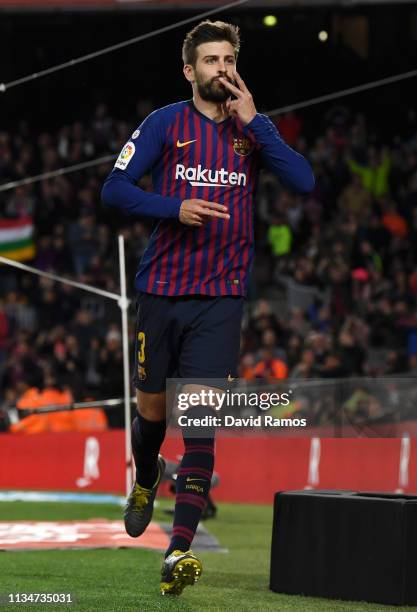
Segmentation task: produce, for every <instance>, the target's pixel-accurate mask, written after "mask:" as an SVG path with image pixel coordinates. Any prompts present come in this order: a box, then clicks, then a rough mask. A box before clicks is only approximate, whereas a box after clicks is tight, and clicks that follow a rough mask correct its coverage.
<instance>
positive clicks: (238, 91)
mask: <svg viewBox="0 0 417 612" xmlns="http://www.w3.org/2000/svg"><path fill="white" fill-rule="evenodd" d="M219 80H220V81H221V82H222V83H223V85H226V87H227V88H228V89H230V91H231V92H232V93H234V94H235V96H241V95H242V92H241V91H240V89H238V88H237V87H235V86H234V85H232V84H231V83H229V81H227V80H226V79H224V78H223V77H220V79H219Z"/></svg>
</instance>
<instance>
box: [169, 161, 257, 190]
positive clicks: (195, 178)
mask: <svg viewBox="0 0 417 612" xmlns="http://www.w3.org/2000/svg"><path fill="white" fill-rule="evenodd" d="M175 178H176V179H183V180H184V181H188V182H189V183H190V185H192V186H193V187H226V186H227V185H242V187H245V185H246V174H244V172H228V171H227V170H225V169H224V168H221V170H208V169H207V168H204V169H203V167H202V166H201V164H198V166H197V168H186V167H185V166H183V165H182V164H177V165H176V167H175Z"/></svg>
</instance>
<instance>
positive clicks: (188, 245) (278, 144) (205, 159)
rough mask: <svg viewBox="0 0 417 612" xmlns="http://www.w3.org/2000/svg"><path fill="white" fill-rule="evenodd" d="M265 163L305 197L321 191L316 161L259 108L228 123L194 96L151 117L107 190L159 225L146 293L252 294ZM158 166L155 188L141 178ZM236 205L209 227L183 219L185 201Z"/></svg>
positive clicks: (143, 274)
mask: <svg viewBox="0 0 417 612" xmlns="http://www.w3.org/2000/svg"><path fill="white" fill-rule="evenodd" d="M261 164H264V165H266V166H267V167H268V168H269V169H270V170H271V171H272V172H273V173H274V174H276V175H277V176H278V177H279V178H280V179H281V181H282V182H283V183H284V184H285V185H286V186H288V187H290V188H292V189H294V190H296V191H297V192H299V193H307V192H309V191H311V190H312V189H313V186H314V178H313V174H312V171H311V167H310V165H309V163H308V162H307V161H306V160H305V159H304V157H303V156H301V155H299V154H298V153H296V152H295V151H294V150H293V149H291V148H290V147H289V146H287V145H286V144H285V143H284V141H283V140H282V138H281V137H280V135H279V132H278V130H277V129H276V127H275V126H274V124H273V123H272V122H271V121H270V119H269V118H268V117H266V116H265V115H261V114H257V115H256V116H255V118H254V119H253V120H252V121H251V122H250V123H249V124H247V125H245V126H244V125H242V123H241V122H240V121H239V119H238V118H235V117H229V118H227V119H225V120H224V121H222V122H220V123H216V122H215V121H214V120H212V119H210V118H208V117H206V116H205V115H204V114H202V113H200V112H199V111H198V110H197V108H196V107H195V106H194V104H193V102H192V101H190V100H189V101H183V102H178V103H175V104H171V105H169V106H166V107H164V108H161V109H159V110H156V111H154V112H153V113H151V114H150V115H149V116H148V117H147V118H146V119H145V120H144V121H143V123H142V124H141V125H140V126H139V128H138V129H137V130H135V132H134V133H133V134H132V136H131V138H130V140H129V141H128V142H127V143H126V144H125V146H124V147H123V149H122V151H121V153H120V155H119V157H118V159H117V161H116V164H115V166H114V169H113V170H112V172H111V173H110V175H109V176H108V177H107V179H106V182H105V184H104V186H103V190H102V199H103V202H104V203H106V204H108V205H112V206H117V207H119V208H121V209H123V210H124V211H125V212H127V213H130V214H134V215H143V216H150V217H155V218H156V219H157V220H158V221H157V223H156V225H155V228H154V230H153V232H152V234H151V236H150V239H149V243H148V246H147V248H146V250H145V252H144V254H143V256H142V259H141V261H140V263H139V267H138V271H137V274H136V279H135V286H136V289H137V290H138V291H143V292H147V293H154V294H157V295H166V296H180V295H192V294H200V295H207V296H221V295H245V294H246V289H247V281H248V274H249V270H250V267H251V263H252V259H253V246H254V245H253V243H254V230H253V212H254V211H253V207H254V199H255V192H256V186H257V179H258V173H259V169H260V166H261ZM149 171H150V172H151V175H152V184H153V192H152V193H149V192H146V191H143V190H142V189H140V188H139V187H138V186H137V181H138V180H139V179H140V178H141V177H142V176H143V175H144V174H146V173H148V172H149ZM191 198H201V199H203V200H208V201H211V202H217V203H219V204H223V205H225V206H227V209H228V211H227V212H228V213H229V214H230V219H228V220H226V219H216V218H210V219H209V220H208V221H207V222H206V223H205V224H204V225H203V226H199V227H197V226H189V225H184V224H182V223H181V222H180V221H179V211H180V207H181V203H182V202H183V201H184V200H188V199H191Z"/></svg>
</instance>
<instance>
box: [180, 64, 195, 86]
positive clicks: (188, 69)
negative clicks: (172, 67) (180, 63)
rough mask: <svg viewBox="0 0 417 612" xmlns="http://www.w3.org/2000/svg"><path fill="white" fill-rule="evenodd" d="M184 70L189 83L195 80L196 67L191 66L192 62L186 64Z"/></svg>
mask: <svg viewBox="0 0 417 612" xmlns="http://www.w3.org/2000/svg"><path fill="white" fill-rule="evenodd" d="M183 72H184V76H185V78H186V79H187V81H188V82H189V83H194V82H195V75H194V68H193V67H192V66H191V64H184V68H183Z"/></svg>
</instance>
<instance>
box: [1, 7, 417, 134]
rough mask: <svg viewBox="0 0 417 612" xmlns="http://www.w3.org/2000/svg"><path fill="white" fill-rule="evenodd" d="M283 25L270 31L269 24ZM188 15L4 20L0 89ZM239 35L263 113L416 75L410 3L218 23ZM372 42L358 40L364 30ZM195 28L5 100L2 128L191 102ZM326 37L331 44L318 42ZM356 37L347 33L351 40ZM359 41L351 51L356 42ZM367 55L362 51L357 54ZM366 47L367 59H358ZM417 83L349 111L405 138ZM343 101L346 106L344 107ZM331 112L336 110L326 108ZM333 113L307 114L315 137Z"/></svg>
mask: <svg viewBox="0 0 417 612" xmlns="http://www.w3.org/2000/svg"><path fill="white" fill-rule="evenodd" d="M268 13H273V14H275V15H277V17H278V19H279V23H278V26H277V27H275V28H266V27H264V26H263V24H262V18H263V16H264V15H265V14H268ZM192 14H193V12H190V11H181V12H176V13H172V12H166V11H159V12H146V11H141V12H137V11H133V10H132V11H126V12H114V11H111V12H101V13H98V12H78V13H67V12H65V13H64V12H38V13H6V12H2V13H0V82H6V83H7V82H8V81H11V80H14V79H16V78H19V77H22V76H25V75H28V74H30V73H32V72H35V71H37V70H42V69H44V68H48V67H50V66H53V65H55V64H58V63H61V62H64V61H67V60H69V59H71V58H76V57H79V56H80V55H83V54H86V53H89V52H92V51H95V50H97V49H100V48H103V47H106V46H108V45H112V44H114V43H117V42H120V41H123V40H125V39H128V38H131V37H134V36H137V35H139V34H141V33H145V32H149V31H152V30H154V29H157V28H160V27H162V26H164V25H167V24H170V23H174V22H176V21H179V20H181V19H184V18H185V17H189V16H191V15H192ZM211 19H213V20H214V19H222V20H226V21H228V20H230V21H231V22H233V23H235V24H237V25H239V26H240V27H241V30H242V38H243V44H242V50H241V54H240V57H239V66H238V67H239V71H240V72H241V74H242V76H243V77H244V78H245V80H246V81H247V84H248V85H249V87H250V89H251V90H252V92H253V94H254V97H255V101H256V103H257V106H258V109H259V110H271V109H273V108H277V107H279V106H282V105H286V104H290V103H293V102H298V101H302V100H304V99H308V98H310V97H314V96H318V95H322V94H326V93H330V92H333V91H337V90H339V89H344V88H346V87H350V86H353V85H357V84H362V83H365V82H367V81H371V80H374V79H379V78H383V77H387V76H391V75H394V74H397V73H401V72H406V71H408V70H412V69H414V68H416V63H417V62H416V58H417V9H416V8H415V7H413V6H412V5H399V6H386V5H380V6H374V7H369V6H367V7H362V8H361V7H359V8H355V9H340V8H338V9H330V8H326V9H324V8H317V7H315V8H312V9H309V10H307V9H299V10H293V9H291V10H290V9H279V10H276V11H273V10H271V9H270V10H262V11H260V10H253V9H252V10H249V9H245V8H244V7H243V8H239V9H237V10H236V11H235V12H224V13H219V14H218V15H215V16H213V17H211ZM359 22H361V24H362V26H363V25H364V26H365V29H366V30H367V32H366V33H365V35H364V34H363V32H362V34H361V32H360V31H359V30H360V27H359V26H358V23H359ZM193 25H194V24H189V25H187V26H183V27H181V28H178V29H175V30H173V31H172V32H170V33H167V34H166V33H165V34H162V35H158V36H157V37H155V38H152V39H150V40H147V41H144V42H139V43H136V44H134V45H132V46H129V47H127V48H125V49H122V50H119V51H116V52H112V53H110V54H108V55H105V56H103V57H100V58H98V59H94V60H91V61H88V62H86V63H84V64H81V65H79V66H76V67H73V68H67V69H65V70H63V71H61V72H60V73H57V74H53V75H50V76H47V77H44V78H42V79H38V80H36V81H34V82H33V83H29V84H24V85H21V86H18V87H16V88H13V89H11V90H10V91H8V92H6V93H5V94H0V111H1V113H0V129H1V128H6V127H8V128H9V129H12V128H13V126H14V125H15V124H16V123H17V122H19V121H21V120H25V121H28V122H29V124H30V125H32V126H36V128H37V129H39V130H42V129H48V128H55V127H58V126H60V125H62V124H67V123H71V122H72V121H74V120H76V119H84V120H85V119H88V118H89V117H91V116H92V114H93V111H94V108H95V106H96V104H97V103H98V102H103V101H104V102H106V103H107V104H108V105H109V108H110V113H111V114H112V116H114V117H118V118H123V119H127V120H129V121H132V122H133V123H135V105H136V102H137V100H138V99H140V98H148V99H151V100H152V102H153V104H154V106H156V107H158V106H162V105H165V104H169V103H171V102H174V101H176V100H179V99H184V98H187V97H189V96H190V91H191V90H190V88H189V86H188V84H187V83H186V81H185V79H184V77H183V76H182V61H181V44H182V40H183V38H184V35H185V33H186V32H187V31H188V30H189V29H191V27H193ZM321 29H326V30H327V31H328V32H329V40H328V42H327V43H325V44H323V43H321V42H319V40H318V37H317V34H318V32H319V31H320V30H321ZM347 30H348V31H349V32H350V35H349V34H348V35H346V31H347ZM352 41H353V42H352ZM358 45H359V47H361V46H362V52H358ZM363 49H365V51H363ZM415 90H416V79H415V78H412V79H409V80H407V81H404V82H401V83H398V84H394V85H389V86H384V87H383V88H378V89H375V90H373V91H371V92H369V93H361V94H358V95H355V96H351V97H349V98H346V99H345V100H346V102H347V103H348V104H349V107H350V109H351V110H353V111H355V110H362V111H365V112H366V114H367V115H368V118H370V120H371V122H373V121H375V122H378V123H381V122H385V124H384V125H386V130H387V135H388V136H390V137H391V136H395V133H396V132H400V131H401V127H402V117H403V116H405V112H406V109H407V108H409V107H410V105H412V103H413V102H414V101H415V97H416V96H415ZM341 102H343V100H342V101H341ZM331 106H334V103H332V104H331ZM328 108H329V105H325V104H321V105H319V106H316V107H312V108H311V109H310V110H308V111H303V113H304V115H306V116H307V118H309V119H311V120H312V124H313V123H314V127H315V129H316V128H317V121H319V120H320V116H321V115H322V114H323V113H325V112H326V110H328Z"/></svg>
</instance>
